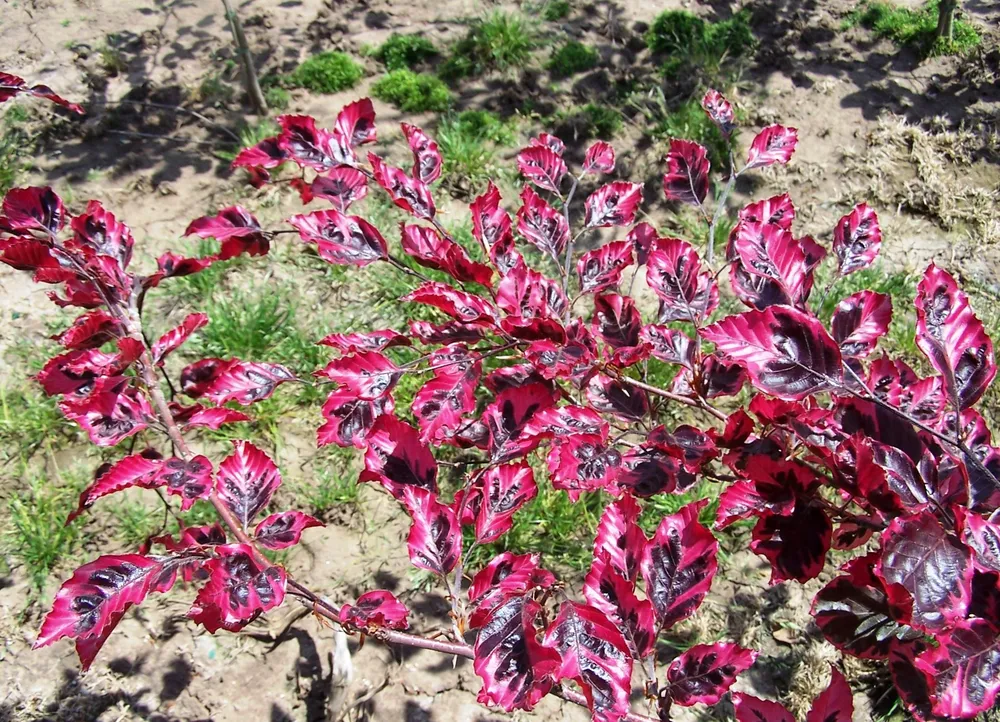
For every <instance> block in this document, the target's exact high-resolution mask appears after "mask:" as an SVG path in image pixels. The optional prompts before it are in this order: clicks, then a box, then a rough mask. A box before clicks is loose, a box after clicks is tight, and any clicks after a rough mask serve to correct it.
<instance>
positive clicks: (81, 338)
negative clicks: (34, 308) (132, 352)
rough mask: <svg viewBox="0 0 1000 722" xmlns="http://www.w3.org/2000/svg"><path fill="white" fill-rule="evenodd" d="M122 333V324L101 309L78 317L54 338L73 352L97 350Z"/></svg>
mask: <svg viewBox="0 0 1000 722" xmlns="http://www.w3.org/2000/svg"><path fill="white" fill-rule="evenodd" d="M120 333H121V323H120V322H119V321H117V320H116V319H114V318H112V317H111V316H109V315H108V314H107V313H105V312H104V311H102V310H101V309H97V310H94V311H89V312H87V313H85V314H83V315H82V316H78V317H77V318H76V320H75V321H73V323H72V324H71V325H70V327H69V328H67V329H66V330H65V331H63V332H62V333H60V334H58V335H56V336H53V337H52V339H53V340H54V341H58V342H59V343H60V344H62V345H63V346H64V347H66V348H68V349H70V350H71V351H75V350H79V349H89V348H97V347H98V346H103V345H104V344H105V343H107V342H108V341H110V340H111V339H113V338H115V336H118V335H119V334H120Z"/></svg>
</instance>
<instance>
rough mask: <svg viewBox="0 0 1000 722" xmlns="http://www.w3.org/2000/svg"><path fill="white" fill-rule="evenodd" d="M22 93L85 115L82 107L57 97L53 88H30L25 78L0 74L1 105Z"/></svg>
mask: <svg viewBox="0 0 1000 722" xmlns="http://www.w3.org/2000/svg"><path fill="white" fill-rule="evenodd" d="M20 93H27V94H28V95H34V96H36V97H38V98H45V99H46V100H49V101H51V102H53V103H55V104H56V105H61V106H62V107H64V108H67V109H68V110H71V111H73V112H74V113H78V114H79V115H83V114H84V110H83V108H82V107H80V106H79V105H77V104H76V103H70V102H69V101H68V100H66V99H65V98H62V97H60V96H58V95H56V94H55V93H54V92H53V90H52V88H50V87H49V86H47V85H34V86H31V87H29V86H28V84H27V83H26V82H25V80H24V78H19V77H18V76H16V75H11V74H9V73H0V103H3V102H5V101H7V100H10V99H11V98H13V97H15V96H17V95H19V94H20Z"/></svg>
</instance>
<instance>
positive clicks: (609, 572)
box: [583, 553, 656, 659]
mask: <svg viewBox="0 0 1000 722" xmlns="http://www.w3.org/2000/svg"><path fill="white" fill-rule="evenodd" d="M634 586H635V584H634V581H632V582H630V581H628V580H627V579H625V578H624V577H622V576H621V575H620V574H618V573H617V572H615V571H614V570H613V569H612V567H611V565H610V564H609V563H608V562H607V555H606V553H605V554H604V556H603V557H598V556H596V555H595V557H594V563H593V565H592V566H591V568H590V572H589V573H588V574H587V577H586V579H585V581H584V584H583V596H584V598H585V599H586V600H587V601H588V602H590V604H592V605H594V607H596V608H597V609H600V610H601V611H602V612H604V613H605V614H608V615H611V616H613V617H614V618H615V620H616V621H617V622H618V624H619V629H620V630H621V632H622V636H624V637H625V641H626V642H628V645H629V650H630V652H631V654H632V657H633V658H635V659H642V658H644V657H646V656H647V655H648V654H649V653H650V652H652V651H653V645H654V643H655V642H656V631H655V623H654V617H653V605H652V604H651V603H650V602H649V600H648V599H643V600H640V599H639V598H638V597H636V595H635V591H634V590H633V588H634Z"/></svg>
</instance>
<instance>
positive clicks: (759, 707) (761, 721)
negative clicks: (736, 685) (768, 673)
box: [733, 692, 795, 722]
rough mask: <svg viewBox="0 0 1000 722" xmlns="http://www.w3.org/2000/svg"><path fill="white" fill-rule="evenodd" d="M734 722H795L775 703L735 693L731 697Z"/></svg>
mask: <svg viewBox="0 0 1000 722" xmlns="http://www.w3.org/2000/svg"><path fill="white" fill-rule="evenodd" d="M733 706H734V707H736V722H795V718H794V717H793V716H792V713H791V712H789V711H788V710H787V709H785V708H784V707H783V706H782V705H780V704H778V703H777V702H769V701H768V700H765V699H757V698H756V697H751V696H750V695H748V694H743V693H742V692H737V693H736V694H734V695H733Z"/></svg>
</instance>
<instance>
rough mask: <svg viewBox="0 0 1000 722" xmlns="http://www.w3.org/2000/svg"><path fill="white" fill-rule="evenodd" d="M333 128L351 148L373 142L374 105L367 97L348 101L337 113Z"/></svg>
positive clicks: (374, 139) (374, 137)
mask: <svg viewBox="0 0 1000 722" xmlns="http://www.w3.org/2000/svg"><path fill="white" fill-rule="evenodd" d="M334 128H335V129H336V132H337V133H338V134H339V136H340V137H341V138H343V139H344V140H345V141H346V142H347V145H349V146H350V147H351V148H357V147H358V146H359V145H366V144H367V143H374V142H375V141H376V136H375V107H374V106H373V105H372V101H371V100H370V99H369V98H361V100H355V101H354V102H353V103H348V104H347V105H345V106H344V107H343V108H341V110H340V112H339V113H337V120H336V122H335V123H334Z"/></svg>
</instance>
